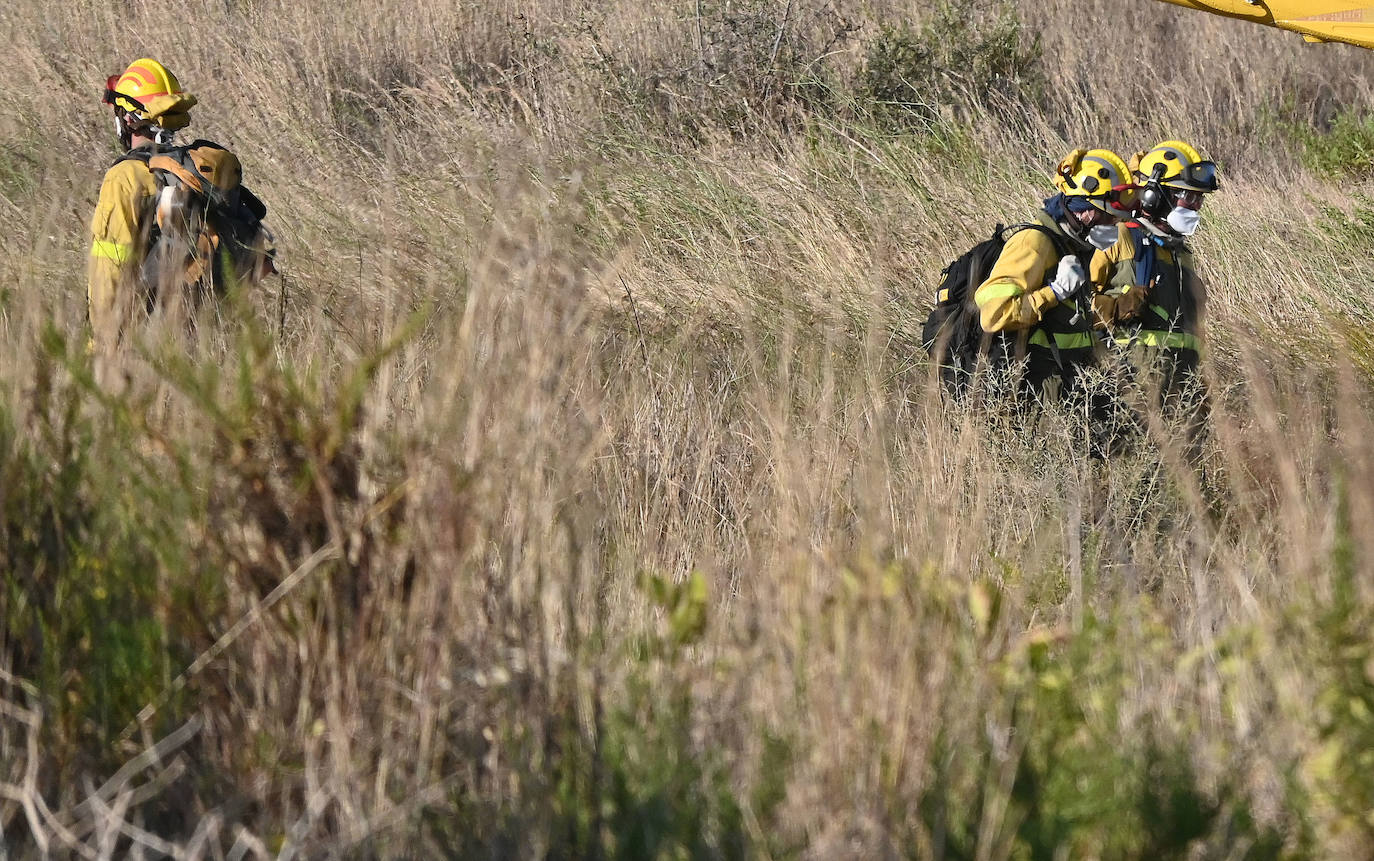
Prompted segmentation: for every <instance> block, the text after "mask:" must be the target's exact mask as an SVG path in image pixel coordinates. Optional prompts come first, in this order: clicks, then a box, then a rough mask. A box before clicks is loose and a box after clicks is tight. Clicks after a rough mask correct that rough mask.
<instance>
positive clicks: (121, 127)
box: [115, 110, 134, 151]
mask: <svg viewBox="0 0 1374 861" xmlns="http://www.w3.org/2000/svg"><path fill="white" fill-rule="evenodd" d="M115 132H116V133H117V134H118V135H119V145H120V146H121V147H123V148H124V149H125V150H126V151H127V150H131V149H133V148H134V130H133V127H132V126H130V125H129V121H128V120H127V119H126V118H125V114H124V112H123V111H120V110H115Z"/></svg>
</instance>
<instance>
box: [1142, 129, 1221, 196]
mask: <svg viewBox="0 0 1374 861" xmlns="http://www.w3.org/2000/svg"><path fill="white" fill-rule="evenodd" d="M1131 168H1132V170H1133V171H1134V172H1135V176H1136V178H1137V179H1138V180H1139V181H1140V182H1142V183H1151V182H1156V183H1159V184H1160V185H1162V186H1164V187H1165V188H1173V189H1177V190H1179V191H1201V192H1211V191H1216V190H1217V189H1219V188H1221V183H1220V182H1219V181H1218V180H1217V165H1216V162H1213V161H1209V160H1208V159H1204V158H1203V157H1202V154H1201V153H1199V152H1198V151H1197V149H1196V148H1194V147H1193V146H1191V145H1189V144H1186V143H1184V142H1183V141H1164V142H1163V143H1160V144H1159V145H1157V146H1156V147H1155V148H1154V149H1151V150H1147V151H1146V152H1143V153H1140V154H1138V155H1136V157H1135V158H1133V159H1131Z"/></svg>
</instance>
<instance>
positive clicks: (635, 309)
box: [620, 277, 652, 375]
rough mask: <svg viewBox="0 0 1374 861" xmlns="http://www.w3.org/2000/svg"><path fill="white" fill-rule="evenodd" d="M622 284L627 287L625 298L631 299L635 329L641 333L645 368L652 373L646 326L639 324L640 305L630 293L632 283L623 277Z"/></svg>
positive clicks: (640, 347) (641, 350)
mask: <svg viewBox="0 0 1374 861" xmlns="http://www.w3.org/2000/svg"><path fill="white" fill-rule="evenodd" d="M620 286H621V287H623V288H624V289H625V298H627V299H629V300H630V313H631V314H633V315H634V320H635V331H636V332H638V333H639V352H640V353H641V354H642V355H643V356H644V370H646V371H649V372H650V374H651V375H652V369H651V368H650V367H649V345H648V344H647V343H645V341H644V327H643V326H641V325H639V306H638V305H636V304H635V297H634V295H633V294H632V293H630V285H629V283H627V282H626V281H625V279H624V278H623V277H622V278H621V279H620Z"/></svg>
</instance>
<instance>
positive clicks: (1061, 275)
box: [1050, 257, 1088, 302]
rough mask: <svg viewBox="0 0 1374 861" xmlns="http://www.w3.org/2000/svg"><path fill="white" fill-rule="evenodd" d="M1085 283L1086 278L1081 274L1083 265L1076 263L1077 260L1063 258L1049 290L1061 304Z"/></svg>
mask: <svg viewBox="0 0 1374 861" xmlns="http://www.w3.org/2000/svg"><path fill="white" fill-rule="evenodd" d="M1087 283H1088V276H1087V275H1085V274H1083V264H1082V263H1079V262H1078V258H1077V257H1063V258H1061V259H1060V260H1059V271H1058V272H1056V273H1055V275H1054V280H1053V281H1051V282H1050V289H1052V290H1053V291H1054V298H1056V299H1058V300H1059V301H1060V302H1063V301H1064V300H1066V299H1068V298H1069V297H1070V296H1072V295H1073V294H1075V293H1077V292H1078V291H1079V290H1080V289H1082V287H1083V285H1084V284H1087Z"/></svg>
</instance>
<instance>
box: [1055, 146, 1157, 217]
mask: <svg viewBox="0 0 1374 861" xmlns="http://www.w3.org/2000/svg"><path fill="white" fill-rule="evenodd" d="M1054 184H1055V187H1056V188H1058V189H1059V191H1060V192H1062V193H1063V194H1064V195H1065V196H1066V197H1081V198H1085V199H1086V200H1087V201H1088V202H1089V203H1091V204H1092V205H1093V206H1095V207H1096V208H1098V209H1100V210H1102V211H1103V212H1106V213H1108V214H1110V215H1115V216H1117V217H1118V218H1124V217H1126V216H1128V215H1130V214H1131V212H1132V211H1133V210H1134V208H1135V205H1136V192H1137V190H1138V189H1137V188H1136V185H1135V183H1134V182H1133V181H1132V180H1131V171H1130V168H1128V167H1127V166H1126V162H1125V160H1124V159H1122V158H1121V156H1119V155H1117V154H1116V153H1114V152H1112V151H1111V150H1108V149H1076V150H1074V151H1073V152H1071V153H1069V154H1068V155H1067V156H1065V157H1064V159H1063V160H1062V161H1060V162H1059V167H1058V168H1057V169H1056V170H1055V176H1054Z"/></svg>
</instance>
